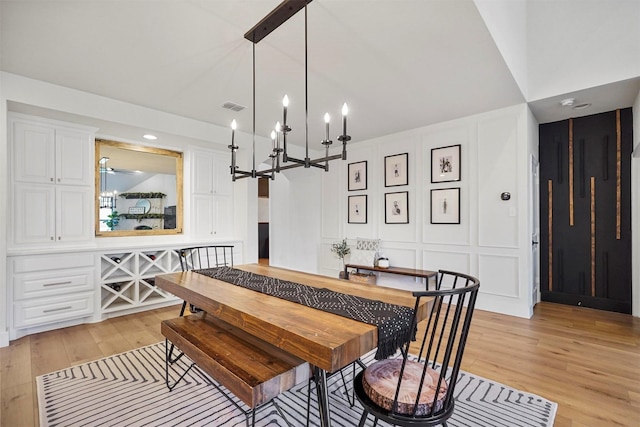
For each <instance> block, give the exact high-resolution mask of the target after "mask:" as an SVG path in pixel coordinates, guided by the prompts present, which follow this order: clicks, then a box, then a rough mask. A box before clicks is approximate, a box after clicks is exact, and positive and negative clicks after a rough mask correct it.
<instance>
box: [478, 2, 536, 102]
mask: <svg viewBox="0 0 640 427" xmlns="http://www.w3.org/2000/svg"><path fill="white" fill-rule="evenodd" d="M474 3H475V4H476V7H477V8H478V12H480V16H482V20H483V21H484V23H485V25H486V26H487V28H488V29H489V32H490V33H491V37H493V40H494V42H495V43H496V46H497V47H498V50H499V51H500V54H501V55H502V57H503V58H504V61H505V63H506V64H507V66H508V67H509V71H511V74H512V75H513V78H514V79H515V81H516V83H517V84H518V87H519V88H520V91H521V92H522V93H523V95H524V97H525V99H526V98H528V95H529V93H528V92H529V91H528V73H527V29H528V25H527V1H526V0H501V1H497V0H474Z"/></svg>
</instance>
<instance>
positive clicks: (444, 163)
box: [431, 144, 461, 184]
mask: <svg viewBox="0 0 640 427" xmlns="http://www.w3.org/2000/svg"><path fill="white" fill-rule="evenodd" d="M460 152H461V146H460V144H456V145H449V146H447V147H440V148H432V149H431V182H432V183H434V184H435V183H438V182H454V181H460V178H461V174H460Z"/></svg>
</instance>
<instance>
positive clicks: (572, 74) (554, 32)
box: [526, 0, 640, 101]
mask: <svg viewBox="0 0 640 427" xmlns="http://www.w3.org/2000/svg"><path fill="white" fill-rule="evenodd" d="M526 13H527V33H528V41H527V46H526V49H527V56H528V59H527V62H528V95H529V96H528V97H527V100H528V101H533V100H538V99H545V98H547V97H553V96H557V95H558V94H564V93H570V92H574V91H578V90H581V89H586V88H591V87H597V86H601V85H605V84H608V83H613V82H618V81H623V80H627V79H631V78H636V77H638V73H639V70H640V43H638V40H640V25H638V21H639V18H640V2H638V1H637V0H611V1H601V0H583V1H528V2H527V12H526ZM576 23H579V24H578V25H576Z"/></svg>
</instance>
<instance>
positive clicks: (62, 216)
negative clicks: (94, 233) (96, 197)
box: [56, 186, 93, 242]
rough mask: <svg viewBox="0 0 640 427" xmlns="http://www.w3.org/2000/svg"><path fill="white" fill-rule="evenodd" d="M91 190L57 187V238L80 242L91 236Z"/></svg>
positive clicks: (63, 240) (62, 240)
mask: <svg viewBox="0 0 640 427" xmlns="http://www.w3.org/2000/svg"><path fill="white" fill-rule="evenodd" d="M91 201H92V199H91V190H90V189H88V188H83V187H74V186H58V187H57V188H56V211H57V215H56V232H57V233H56V240H58V241H61V242H78V241H84V240H88V239H90V238H91V230H92V229H93V217H92V215H91V207H92V206H91Z"/></svg>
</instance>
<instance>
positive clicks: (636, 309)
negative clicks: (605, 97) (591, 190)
mask: <svg viewBox="0 0 640 427" xmlns="http://www.w3.org/2000/svg"><path fill="white" fill-rule="evenodd" d="M632 113H633V155H632V157H631V231H632V237H631V239H632V240H631V253H632V254H633V258H632V259H637V258H638V255H637V254H638V253H640V232H638V230H634V227H633V226H634V225H635V224H640V92H638V95H637V96H636V99H635V102H634V103H633V107H632ZM631 265H632V267H631V268H632V271H631V277H632V279H631V281H632V286H631V309H632V313H631V314H633V315H634V316H636V317H640V263H638V262H632V263H631Z"/></svg>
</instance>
